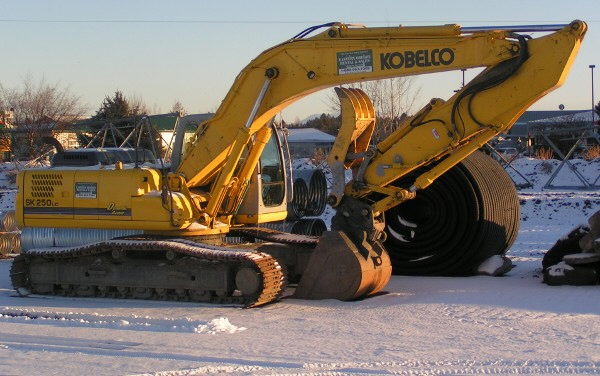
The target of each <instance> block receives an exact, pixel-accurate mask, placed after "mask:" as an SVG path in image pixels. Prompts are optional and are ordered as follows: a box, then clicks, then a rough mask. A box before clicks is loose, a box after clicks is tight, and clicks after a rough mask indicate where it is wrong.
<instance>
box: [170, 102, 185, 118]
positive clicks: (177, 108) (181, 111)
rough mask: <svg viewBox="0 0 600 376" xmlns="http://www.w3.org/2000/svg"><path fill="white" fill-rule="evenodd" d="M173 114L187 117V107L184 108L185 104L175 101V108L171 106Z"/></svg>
mask: <svg viewBox="0 0 600 376" xmlns="http://www.w3.org/2000/svg"><path fill="white" fill-rule="evenodd" d="M171 112H178V113H179V114H181V116H185V115H187V111H186V110H185V107H183V104H181V102H180V101H175V103H173V106H171Z"/></svg>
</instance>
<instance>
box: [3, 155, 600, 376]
mask: <svg viewBox="0 0 600 376" xmlns="http://www.w3.org/2000/svg"><path fill="white" fill-rule="evenodd" d="M538 163H539V161H535V160H521V161H519V164H520V165H522V166H521V169H520V171H521V172H522V173H525V174H529V173H531V174H532V175H529V177H530V178H532V179H533V180H535V181H536V183H535V184H534V187H533V188H530V189H527V190H523V191H521V192H520V197H521V203H522V209H523V212H522V218H523V221H522V226H521V231H520V234H519V237H518V239H517V241H516V242H515V244H514V245H513V247H512V248H511V250H510V252H509V256H510V257H511V258H512V260H513V262H514V263H515V264H516V268H514V269H513V270H512V271H511V272H510V273H509V274H508V275H507V276H505V277H499V278H494V277H482V276H480V277H468V278H442V277H406V276H396V277H393V278H392V281H391V282H390V284H389V285H388V286H387V289H386V290H387V293H386V294H382V295H379V296H376V297H373V298H370V299H366V300H363V301H357V302H338V301H333V300H324V301H303V300H291V299H286V300H283V301H281V302H279V303H276V304H272V305H269V306H266V307H263V308H257V309H240V308H235V307H214V306H208V305H202V304H191V303H178V302H154V301H137V300H113V299H83V298H67V297H29V298H19V297H15V296H14V293H13V292H12V291H11V288H10V281H9V277H8V273H9V268H10V263H11V262H10V261H9V260H1V261H0V375H4V374H9V375H54V374H60V375H64V374H86V375H115V374H149V375H199V374H209V373H226V374H256V375H268V374H290V375H292V374H293V375H332V374H341V375H347V374H368V375H372V374H408V375H414V374H417V375H420V374H446V375H457V374H479V373H485V374H505V373H518V374H554V373H578V374H599V373H600V315H599V313H600V286H585V287H571V286H562V287H549V286H546V285H544V284H543V283H541V278H540V266H541V258H542V257H543V254H544V252H545V251H546V250H547V249H548V248H549V247H550V246H551V245H552V244H553V243H554V242H555V241H556V239H557V238H559V237H560V236H562V235H563V234H565V233H567V232H568V231H569V230H570V229H571V228H572V227H574V226H575V225H576V224H579V223H582V222H585V220H586V218H587V217H588V216H589V215H590V214H592V213H593V212H594V211H596V210H598V209H600V192H598V191H576V190H574V191H569V192H564V191H562V192H556V191H542V190H541V189H540V187H541V186H543V184H545V181H546V180H547V177H549V175H547V174H546V173H544V172H540V171H537V170H536V168H539V167H537V164H538ZM598 166H600V162H599V164H596V163H595V162H594V163H582V164H581V165H580V167H581V170H582V171H583V173H584V174H585V175H586V176H587V177H588V178H589V179H592V180H593V179H595V178H596V175H597V174H598V171H600V170H599V169H598ZM568 174H569V172H566V173H564V174H561V175H559V180H560V181H559V182H560V183H561V184H566V183H567V182H568V180H569V179H570V177H568ZM559 182H557V183H559ZM5 199H6V197H5Z"/></svg>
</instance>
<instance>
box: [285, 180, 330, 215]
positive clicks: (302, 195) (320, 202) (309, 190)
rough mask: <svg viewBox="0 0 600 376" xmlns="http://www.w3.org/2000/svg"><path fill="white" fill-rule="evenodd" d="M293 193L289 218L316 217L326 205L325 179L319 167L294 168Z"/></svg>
mask: <svg viewBox="0 0 600 376" xmlns="http://www.w3.org/2000/svg"><path fill="white" fill-rule="evenodd" d="M293 176H294V188H293V189H294V194H293V198H292V202H291V203H290V215H289V219H300V218H302V217H304V216H308V217H318V216H320V215H321V214H323V212H324V211H325V207H326V205H327V179H326V178H325V174H324V173H323V171H322V170H320V169H310V170H294V172H293Z"/></svg>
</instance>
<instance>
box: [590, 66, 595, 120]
mask: <svg viewBox="0 0 600 376" xmlns="http://www.w3.org/2000/svg"><path fill="white" fill-rule="evenodd" d="M589 67H590V70H591V71H592V127H593V126H594V125H595V120H596V119H595V112H594V105H595V104H596V103H595V101H594V68H596V66H595V65H594V64H590V66H589Z"/></svg>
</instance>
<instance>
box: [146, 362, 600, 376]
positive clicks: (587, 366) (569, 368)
mask: <svg viewBox="0 0 600 376" xmlns="http://www.w3.org/2000/svg"><path fill="white" fill-rule="evenodd" d="M213 373H223V374H235V375H240V374H252V375H272V374H276V375H290V376H291V375H303V376H309V375H310V376H317V375H352V374H360V375H369V374H373V375H479V374H486V375H490V374H491V375H502V374H529V375H539V374H600V362H583V361H565V360H548V361H544V360H507V359H501V360H496V361H470V360H457V361H418V360H406V361H399V362H364V363H363V362H344V363H306V364H304V365H302V368H298V369H293V370H292V369H289V368H280V367H264V366H251V365H248V366H233V365H212V366H204V367H200V368H194V369H183V370H173V371H162V372H155V373H142V374H138V375H135V376H192V375H205V374H213Z"/></svg>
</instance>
